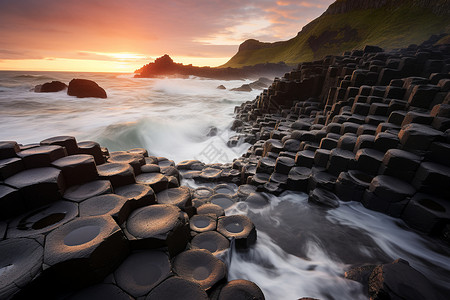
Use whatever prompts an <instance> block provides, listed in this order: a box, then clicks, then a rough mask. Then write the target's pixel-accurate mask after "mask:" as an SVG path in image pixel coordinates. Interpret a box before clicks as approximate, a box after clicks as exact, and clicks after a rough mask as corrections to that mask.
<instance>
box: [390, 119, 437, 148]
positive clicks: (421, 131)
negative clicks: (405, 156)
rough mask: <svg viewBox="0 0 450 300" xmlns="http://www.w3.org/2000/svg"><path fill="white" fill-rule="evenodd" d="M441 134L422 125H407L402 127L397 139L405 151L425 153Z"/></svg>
mask: <svg viewBox="0 0 450 300" xmlns="http://www.w3.org/2000/svg"><path fill="white" fill-rule="evenodd" d="M441 136H443V133H442V132H440V131H438V130H435V129H433V128H431V127H429V126H426V125H422V124H415V123H412V124H409V125H406V126H404V127H403V128H402V129H401V130H400V132H399V134H398V137H399V139H400V143H401V144H402V148H403V149H404V150H407V151H425V150H427V149H428V147H429V146H430V145H431V143H432V142H434V141H435V140H436V139H438V138H439V137H441Z"/></svg>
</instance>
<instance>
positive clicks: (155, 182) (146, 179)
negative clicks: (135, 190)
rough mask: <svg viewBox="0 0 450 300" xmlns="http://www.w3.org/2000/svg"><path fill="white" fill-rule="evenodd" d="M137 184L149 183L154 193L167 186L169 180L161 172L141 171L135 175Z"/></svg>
mask: <svg viewBox="0 0 450 300" xmlns="http://www.w3.org/2000/svg"><path fill="white" fill-rule="evenodd" d="M136 182H137V183H139V184H146V185H149V186H150V187H151V188H152V189H153V191H154V192H155V193H159V192H161V191H163V190H165V189H167V188H168V186H169V180H168V179H167V177H166V176H164V175H163V174H161V173H143V174H140V175H138V176H137V177H136Z"/></svg>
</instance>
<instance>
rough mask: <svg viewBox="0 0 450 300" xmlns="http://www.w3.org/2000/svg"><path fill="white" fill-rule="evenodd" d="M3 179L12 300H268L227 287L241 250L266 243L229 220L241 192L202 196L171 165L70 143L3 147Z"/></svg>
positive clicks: (249, 287)
mask: <svg viewBox="0 0 450 300" xmlns="http://www.w3.org/2000/svg"><path fill="white" fill-rule="evenodd" d="M186 165H190V166H192V163H191V162H184V163H181V164H180V165H179V168H180V169H183V167H185V166H186ZM0 180H1V183H0V213H1V215H0V218H1V219H0V220H1V221H0V229H1V239H2V240H1V241H0V252H1V253H2V255H1V258H0V267H1V269H0V270H1V273H0V282H1V283H2V284H1V288H0V298H2V299H9V298H13V299H29V298H30V297H36V296H42V297H44V298H46V299H60V298H70V299H86V298H95V297H100V298H104V297H108V298H109V297H113V298H114V299H131V298H139V299H143V297H145V299H238V298H239V297H252V299H264V296H263V294H262V292H261V290H260V289H259V288H258V287H257V286H256V285H255V284H254V283H252V282H249V281H246V280H233V281H230V282H228V281H227V265H226V264H225V263H224V261H225V262H226V261H227V257H228V255H231V254H230V253H229V252H230V251H231V250H230V249H232V250H233V251H243V250H245V249H247V248H248V247H250V246H251V245H253V244H254V243H255V241H256V229H255V226H254V225H253V223H252V222H251V220H250V219H249V218H248V217H246V216H225V213H224V209H225V208H227V207H228V206H229V205H230V204H233V203H234V202H236V201H238V200H245V198H246V195H245V194H242V193H240V194H238V193H237V185H233V184H222V185H218V186H216V188H214V189H210V188H198V189H190V188H188V187H184V186H180V185H179V182H180V172H179V171H178V168H177V166H175V164H174V162H173V161H170V160H168V159H167V158H164V157H152V156H148V153H147V151H146V150H144V149H131V150H129V151H120V152H111V153H109V152H108V150H107V149H105V148H101V147H100V145H99V144H97V143H95V142H91V141H86V142H77V141H76V140H75V138H73V137H70V136H60V137H54V138H50V139H46V140H44V141H41V142H40V143H39V144H33V145H27V146H20V145H18V144H17V143H16V142H12V141H4V142H0ZM219 258H221V259H219Z"/></svg>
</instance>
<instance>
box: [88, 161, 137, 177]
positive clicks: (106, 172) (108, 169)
mask: <svg viewBox="0 0 450 300" xmlns="http://www.w3.org/2000/svg"><path fill="white" fill-rule="evenodd" d="M97 170H98V174H99V175H100V176H112V175H115V174H120V173H125V172H132V171H133V168H132V167H131V166H130V165H129V164H126V163H106V164H103V165H100V166H97Z"/></svg>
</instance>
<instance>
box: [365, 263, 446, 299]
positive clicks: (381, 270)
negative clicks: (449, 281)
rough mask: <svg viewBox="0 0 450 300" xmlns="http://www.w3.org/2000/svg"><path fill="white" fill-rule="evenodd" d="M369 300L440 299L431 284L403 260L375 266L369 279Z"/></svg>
mask: <svg viewBox="0 0 450 300" xmlns="http://www.w3.org/2000/svg"><path fill="white" fill-rule="evenodd" d="M369 296H370V299H374V300H375V299H379V300H381V299H430V300H432V299H440V298H439V296H438V295H437V294H436V292H435V290H434V289H433V287H432V285H431V282H430V281H429V280H428V279H427V278H426V277H425V276H424V275H422V274H421V273H420V272H418V271H417V270H415V269H414V268H412V267H411V266H410V265H409V263H408V262H407V261H405V260H402V259H398V260H396V261H394V262H392V263H390V264H384V265H379V266H377V267H376V268H375V269H374V270H373V272H372V274H370V277H369Z"/></svg>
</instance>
